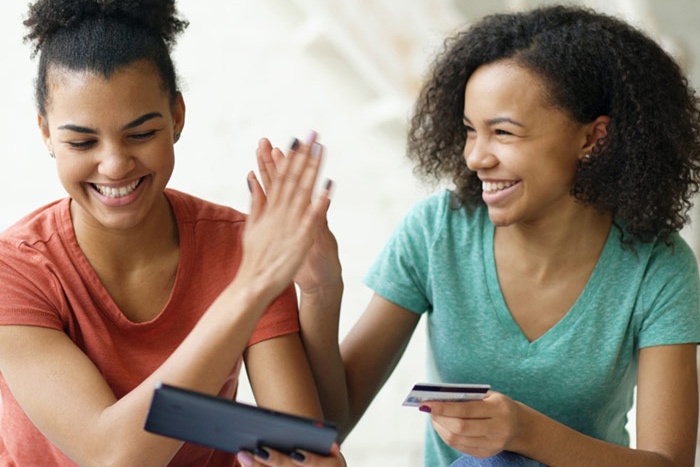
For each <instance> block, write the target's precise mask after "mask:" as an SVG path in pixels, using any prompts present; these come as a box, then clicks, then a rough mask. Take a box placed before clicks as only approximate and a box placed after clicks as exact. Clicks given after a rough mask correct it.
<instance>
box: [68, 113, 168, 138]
mask: <svg viewBox="0 0 700 467" xmlns="http://www.w3.org/2000/svg"><path fill="white" fill-rule="evenodd" d="M154 118H163V114H162V113H160V112H150V113H147V114H144V115H142V116H140V117H139V118H137V119H136V120H134V121H132V122H129V123H127V124H126V125H124V127H123V128H122V130H129V129H131V128H136V127H137V126H139V125H143V124H144V123H146V122H147V121H149V120H152V119H154ZM58 129H59V130H70V131H74V132H76V133H86V134H91V135H96V134H97V131H96V130H94V129H92V128H87V127H84V126H80V125H73V124H70V123H69V124H66V125H61V126H59V127H58Z"/></svg>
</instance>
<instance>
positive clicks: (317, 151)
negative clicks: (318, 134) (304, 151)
mask: <svg viewBox="0 0 700 467" xmlns="http://www.w3.org/2000/svg"><path fill="white" fill-rule="evenodd" d="M322 150H323V146H321V144H320V143H314V144H312V145H311V156H312V157H319V156H320V155H321V151H322Z"/></svg>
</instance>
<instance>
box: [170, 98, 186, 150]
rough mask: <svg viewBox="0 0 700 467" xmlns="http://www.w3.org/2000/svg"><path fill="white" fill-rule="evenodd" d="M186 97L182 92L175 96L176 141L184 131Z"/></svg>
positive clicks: (174, 124) (174, 123) (174, 121)
mask: <svg viewBox="0 0 700 467" xmlns="http://www.w3.org/2000/svg"><path fill="white" fill-rule="evenodd" d="M185 110H186V109H185V99H184V98H183V97H182V93H181V92H178V93H177V97H176V98H175V104H174V105H173V110H172V112H173V135H175V141H176V142H177V139H178V138H179V136H180V133H182V129H183V128H184V127H185Z"/></svg>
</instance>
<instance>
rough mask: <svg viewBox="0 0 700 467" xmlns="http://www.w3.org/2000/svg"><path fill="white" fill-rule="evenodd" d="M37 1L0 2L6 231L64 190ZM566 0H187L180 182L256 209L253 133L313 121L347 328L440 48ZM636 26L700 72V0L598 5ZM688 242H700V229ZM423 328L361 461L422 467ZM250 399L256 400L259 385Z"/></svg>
mask: <svg viewBox="0 0 700 467" xmlns="http://www.w3.org/2000/svg"><path fill="white" fill-rule="evenodd" d="M26 3H27V2H18V1H11V2H0V50H1V51H2V58H3V62H2V67H1V68H0V84H1V85H2V86H1V87H0V92H2V99H1V100H0V102H2V104H1V106H2V110H3V111H2V112H0V141H1V142H2V144H3V149H2V151H1V152H0V160H1V162H2V163H1V164H0V167H1V168H0V199H1V200H2V202H1V209H0V229H1V228H4V227H6V226H8V225H9V224H10V223H12V222H14V221H15V220H17V219H18V218H19V217H20V216H22V215H24V214H26V213H28V212H29V211H30V210H32V209H34V208H36V207H39V206H41V205H43V204H45V203H47V202H49V201H51V200H53V199H56V198H59V197H63V196H64V191H63V189H62V188H61V186H60V184H59V182H58V180H57V177H56V175H55V172H54V166H53V162H52V160H51V159H50V158H49V156H48V154H47V152H46V149H45V147H44V146H43V143H42V141H41V139H40V137H39V132H38V130H37V128H36V115H35V108H34V101H33V80H34V76H35V68H36V62H35V61H32V60H31V59H30V53H31V50H30V47H29V46H28V45H26V44H23V42H22V37H23V35H24V34H25V31H24V29H23V26H22V18H23V16H24V14H25V12H26ZM551 3H554V2H543V1H525V0H489V1H486V0H484V1H475V0H403V1H401V2H398V1H395V0H355V1H352V2H347V1H341V0H256V1H253V0H248V1H244V0H207V1H206V2H201V1H198V0H179V2H178V6H179V9H180V11H181V13H182V14H183V15H184V16H185V17H186V18H187V19H188V20H189V21H190V22H191V24H190V27H189V29H188V30H187V31H186V32H185V34H184V35H183V36H182V37H181V39H180V41H179V43H178V46H177V47H176V49H175V52H174V56H175V59H176V65H177V67H178V69H179V72H180V75H181V79H182V88H183V92H184V95H185V101H186V103H187V110H188V113H187V124H186V126H185V130H184V132H183V135H182V139H181V140H180V142H179V143H178V145H177V148H176V149H177V163H176V168H175V173H174V175H173V178H172V180H171V183H170V186H171V187H173V188H177V189H179V190H183V191H187V192H189V193H192V194H194V195H197V196H200V197H203V198H205V199H209V200H211V201H214V202H218V203H223V204H227V205H230V206H232V207H234V208H237V209H239V210H241V211H247V210H248V202H249V199H248V191H247V186H246V182H245V176H246V173H247V172H248V171H250V170H253V169H255V158H254V150H255V147H256V145H257V140H258V139H259V138H260V137H262V136H267V137H269V138H270V139H271V140H272V141H273V144H276V145H279V146H280V147H286V146H287V144H288V143H289V141H290V140H291V138H292V137H293V136H298V137H303V136H305V134H306V133H307V132H308V130H309V129H314V130H316V131H318V132H319V134H320V140H321V142H323V143H324V144H325V145H326V148H327V149H326V154H327V157H326V162H325V166H324V174H323V175H324V176H325V177H327V178H331V179H333V180H334V181H335V191H334V193H333V202H332V206H331V212H330V215H329V218H330V224H331V227H332V229H333V230H334V232H335V233H336V236H337V237H338V241H339V244H340V254H341V260H342V261H343V264H344V277H345V285H346V288H345V300H344V304H343V309H342V321H341V337H342V336H344V335H345V334H346V333H347V331H348V330H349V329H350V327H351V326H352V324H353V323H354V322H355V321H356V320H357V318H358V317H359V315H360V314H361V312H362V311H363V309H364V306H365V304H366V303H367V301H368V300H369V298H370V291H369V290H368V289H367V288H366V287H365V286H364V285H362V278H363V275H364V273H365V271H366V270H367V269H368V267H369V266H370V264H371V263H372V261H373V260H374V258H375V256H376V255H377V253H378V251H379V249H380V248H381V247H382V245H383V244H384V242H385V241H386V240H387V238H388V237H389V235H390V234H391V232H392V231H393V229H394V227H395V226H396V224H397V223H398V221H399V220H400V219H401V217H402V216H403V215H404V214H405V213H406V212H407V211H408V209H409V208H410V207H411V206H412V205H413V204H414V203H415V202H416V201H418V200H419V199H421V198H424V197H425V196H427V195H429V194H431V193H432V192H433V191H434V190H435V189H436V187H429V186H427V187H426V186H422V185H421V184H419V183H418V182H417V181H416V179H415V178H414V176H413V175H412V171H411V170H412V168H411V166H410V165H408V163H407V162H406V160H405V158H404V148H405V132H406V121H407V117H408V116H409V114H410V112H411V106H412V103H413V100H414V98H415V96H416V93H417V91H418V88H419V86H420V83H421V81H422V78H423V76H424V74H425V72H426V69H427V66H428V65H429V63H430V61H431V59H432V57H433V55H434V54H435V53H436V52H437V51H438V50H439V49H440V46H441V44H442V41H443V40H444V38H445V37H446V36H447V35H449V34H450V33H451V32H453V31H455V30H456V29H459V28H462V27H464V26H466V25H468V24H469V23H470V22H472V21H474V20H476V19H478V18H480V17H481V16H483V15H485V14H488V13H493V12H499V11H507V10H517V9H524V8H529V7H532V6H535V5H542V4H551ZM565 3H575V4H583V5H587V6H590V7H593V8H596V9H598V10H600V11H604V12H607V13H609V14H614V15H618V16H620V17H622V18H625V19H627V20H628V21H630V22H632V23H634V24H636V25H637V26H639V27H640V28H642V29H644V30H646V31H647V32H648V33H649V34H651V35H652V36H653V37H655V38H656V39H657V40H658V41H659V42H660V43H661V44H662V45H663V46H664V47H665V48H666V49H667V50H668V51H669V52H670V53H672V54H673V55H674V56H676V58H677V59H678V60H679V61H680V62H681V64H682V65H683V67H684V68H685V70H686V71H687V72H688V74H689V77H690V80H691V82H693V83H698V76H699V75H698V73H700V28H698V24H700V2H698V1H697V0H665V1H661V0H658V1H657V0H591V1H578V2H565ZM683 235H684V236H685V237H686V239H687V240H688V241H689V242H690V243H691V245H692V246H693V247H694V249H695V251H698V246H699V245H700V241H699V239H698V234H696V233H695V231H694V229H693V227H692V226H691V227H690V228H688V229H686V230H685V231H684V232H683ZM422 326H423V324H422V323H421V325H420V326H419V328H418V330H417V331H416V334H415V335H414V337H413V339H412V341H411V343H410V345H409V348H408V349H407V351H406V353H405V355H404V357H403V359H402V361H401V362H400V364H399V366H398V368H397V369H396V371H395V373H394V374H393V375H392V377H391V378H390V380H389V382H388V383H387V384H386V386H385V387H384V388H383V390H382V391H381V392H380V394H379V395H378V397H377V398H376V399H375V402H374V403H373V405H372V406H371V407H370V409H369V411H368V412H367V414H366V415H365V417H364V418H363V420H362V421H361V422H360V424H359V425H358V426H357V428H356V429H355V431H354V432H353V433H352V434H351V435H350V437H349V438H348V439H347V441H346V442H345V444H344V446H343V449H344V451H345V453H346V457H347V459H348V461H349V463H350V465H358V466H366V467H371V466H419V465H421V461H422V439H423V430H424V425H425V423H426V416H425V415H424V414H422V413H420V412H418V411H417V410H416V409H409V408H405V407H401V402H402V400H403V398H404V397H405V395H406V393H407V392H408V390H409V389H410V387H411V385H412V384H413V383H414V382H417V381H420V380H423V379H424V374H425V373H424V353H425V334H424V329H423V327H422ZM241 399H243V400H246V401H251V402H252V401H253V398H252V395H251V394H250V391H249V388H248V387H247V382H246V381H245V380H244V381H243V382H242V390H241Z"/></svg>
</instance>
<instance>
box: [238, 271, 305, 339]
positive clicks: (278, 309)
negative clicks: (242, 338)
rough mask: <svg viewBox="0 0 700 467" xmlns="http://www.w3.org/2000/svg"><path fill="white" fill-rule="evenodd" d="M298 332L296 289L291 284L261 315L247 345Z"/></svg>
mask: <svg viewBox="0 0 700 467" xmlns="http://www.w3.org/2000/svg"><path fill="white" fill-rule="evenodd" d="M299 330H300V326H299V313H298V305H297V296H296V289H295V288H294V285H293V284H292V285H290V286H289V287H287V289H286V290H285V291H284V292H282V294H281V295H280V296H279V297H277V298H276V299H275V300H274V301H273V302H272V303H271V304H270V306H269V307H268V309H267V310H266V311H265V313H264V314H263V315H262V318H260V321H258V325H257V326H256V328H255V331H253V335H252V336H251V338H250V341H248V345H249V346H251V345H253V344H257V343H258V342H261V341H264V340H267V339H272V338H273V337H279V336H283V335H285V334H292V333H295V332H299Z"/></svg>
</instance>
